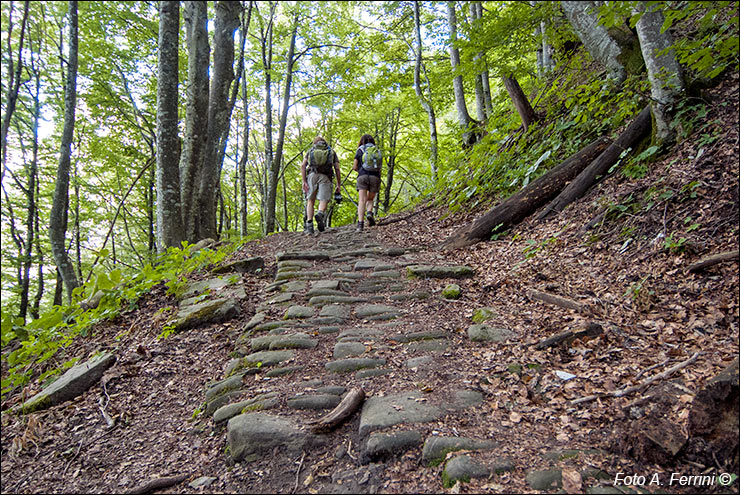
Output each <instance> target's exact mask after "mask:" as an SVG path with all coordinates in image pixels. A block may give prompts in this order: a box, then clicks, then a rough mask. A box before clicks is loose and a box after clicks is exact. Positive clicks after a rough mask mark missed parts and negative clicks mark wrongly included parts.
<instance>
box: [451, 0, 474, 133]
mask: <svg viewBox="0 0 740 495" xmlns="http://www.w3.org/2000/svg"><path fill="white" fill-rule="evenodd" d="M447 23H448V26H449V28H450V46H449V51H450V64H451V65H452V70H453V72H454V77H453V79H452V89H453V91H454V93H455V109H456V110H457V122H458V124H459V125H460V127H461V128H462V130H463V132H464V134H463V143H464V145H466V146H470V145H472V144H473V143H474V142H475V140H476V133H475V132H474V131H473V128H474V127H475V126H476V125H477V122H475V120H473V118H472V117H471V116H470V114H469V113H468V106H467V104H466V103H465V88H464V86H463V76H462V68H461V67H460V50H459V49H458V47H457V46H456V45H457V14H455V2H447Z"/></svg>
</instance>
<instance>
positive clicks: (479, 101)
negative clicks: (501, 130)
mask: <svg viewBox="0 0 740 495" xmlns="http://www.w3.org/2000/svg"><path fill="white" fill-rule="evenodd" d="M470 18H471V21H472V23H473V24H474V25H478V24H480V23H481V22H483V21H482V20H483V5H481V2H470ZM474 32H475V31H474ZM473 62H474V63H475V64H476V65H477V64H480V63H485V59H484V57H483V52H478V53H476V54H475V56H474V57H473ZM483 74H484V71H482V70H478V69H477V68H476V73H475V108H476V111H477V116H478V120H479V121H481V122H485V121H486V120H487V119H488V113H487V110H486V95H485V85H484V83H483ZM485 75H486V77H488V73H487V72H486V74H485Z"/></svg>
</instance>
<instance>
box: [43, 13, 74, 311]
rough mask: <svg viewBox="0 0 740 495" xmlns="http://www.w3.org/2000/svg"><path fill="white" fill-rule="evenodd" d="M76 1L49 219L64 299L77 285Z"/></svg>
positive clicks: (71, 19) (71, 15)
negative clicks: (73, 183) (73, 167)
mask: <svg viewBox="0 0 740 495" xmlns="http://www.w3.org/2000/svg"><path fill="white" fill-rule="evenodd" d="M77 24H78V22H77V2H76V1H75V0H72V1H70V2H69V55H68V58H67V80H66V87H65V91H64V128H63V130H62V143H61V151H60V153H59V164H58V166H57V176H56V184H55V188H54V200H53V203H52V207H51V218H50V219H49V237H50V240H51V251H52V254H53V255H54V261H55V262H56V265H57V268H58V269H59V274H60V276H61V277H62V280H63V281H64V285H65V287H66V288H67V301H68V302H71V300H72V291H73V290H74V289H75V288H77V287H78V286H79V281H78V280H77V276H76V275H75V268H74V266H73V264H72V262H71V260H70V259H69V255H68V253H67V247H66V243H65V240H64V238H65V235H66V233H67V207H68V205H69V167H70V163H71V155H72V138H73V136H74V128H75V105H76V102H77V52H78V28H77Z"/></svg>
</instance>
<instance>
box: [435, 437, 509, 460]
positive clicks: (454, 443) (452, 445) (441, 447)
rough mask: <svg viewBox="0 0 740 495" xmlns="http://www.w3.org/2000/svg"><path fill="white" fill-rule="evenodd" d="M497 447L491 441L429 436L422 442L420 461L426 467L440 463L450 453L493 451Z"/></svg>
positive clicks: (495, 443)
mask: <svg viewBox="0 0 740 495" xmlns="http://www.w3.org/2000/svg"><path fill="white" fill-rule="evenodd" d="M497 446H498V443H497V442H494V441H493V440H478V439H475V438H466V437H441V436H430V437H428V438H427V439H426V441H425V442H424V448H423V449H422V452H421V459H422V462H423V463H424V464H426V465H436V464H439V463H440V462H442V461H443V460H444V459H445V456H446V455H447V454H448V453H450V452H456V451H458V450H493V449H495V448H496V447H497Z"/></svg>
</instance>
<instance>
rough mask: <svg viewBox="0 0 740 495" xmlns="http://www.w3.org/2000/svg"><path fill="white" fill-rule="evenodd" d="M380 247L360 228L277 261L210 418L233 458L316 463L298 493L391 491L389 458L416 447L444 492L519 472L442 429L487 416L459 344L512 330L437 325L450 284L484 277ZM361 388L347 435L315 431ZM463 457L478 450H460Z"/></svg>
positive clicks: (301, 240) (303, 240) (329, 235)
mask: <svg viewBox="0 0 740 495" xmlns="http://www.w3.org/2000/svg"><path fill="white" fill-rule="evenodd" d="M372 238H373V237H372V236H371V235H368V234H367V233H360V234H358V233H356V232H354V230H353V229H350V228H349V227H345V228H339V229H328V230H327V231H326V232H324V233H322V234H320V235H314V236H308V235H300V234H296V247H295V248H294V249H289V250H286V251H283V252H279V253H276V255H275V256H276V258H275V260H274V263H275V265H276V270H275V274H274V277H272V279H271V280H270V281H268V282H266V283H265V285H264V288H263V291H262V293H261V294H251V295H249V297H251V298H258V299H259V300H260V303H259V304H258V305H257V311H256V313H255V314H254V316H253V317H252V318H251V319H250V320H249V322H248V323H247V324H246V325H244V327H243V328H241V329H239V331H238V334H237V335H236V336H235V339H234V348H233V351H232V352H231V355H230V358H228V357H226V356H225V357H224V360H225V362H227V364H226V366H225V370H224V375H223V376H221V377H214V381H213V383H212V384H210V386H209V387H208V389H207V390H206V393H205V400H206V405H205V408H204V411H205V414H207V415H208V416H211V417H212V418H213V421H214V422H215V423H216V424H217V425H225V429H226V433H227V440H228V446H227V448H226V454H227V460H228V461H229V462H240V463H247V464H248V463H250V462H255V461H263V460H264V459H266V458H274V459H278V458H279V456H285V459H286V460H285V461H284V462H283V463H282V464H280V463H278V462H277V461H276V464H275V465H276V466H278V465H280V466H284V467H283V468H281V469H292V470H295V469H296V467H295V464H296V462H295V459H298V458H301V459H302V458H303V457H305V456H306V455H307V454H308V455H312V454H315V457H314V458H313V459H312V460H311V462H312V464H313V466H314V468H313V469H305V470H304V472H303V473H301V472H300V471H299V472H298V474H299V475H298V477H297V478H296V483H300V484H299V485H297V486H298V488H299V490H298V491H304V492H305V491H312V492H321V493H374V492H377V491H379V490H382V487H383V486H384V485H383V484H384V482H386V481H387V479H388V477H389V476H391V474H390V473H386V472H385V464H384V462H385V461H387V460H389V459H396V458H399V457H401V456H403V455H404V454H405V453H408V452H414V453H416V454H418V455H417V457H419V458H420V459H421V462H422V463H423V464H424V465H427V466H433V465H437V464H439V463H441V462H445V466H444V470H443V472H442V476H441V479H440V484H439V489H440V490H441V489H442V487H443V486H444V485H445V484H446V485H447V486H449V485H450V484H451V483H454V480H456V479H462V480H466V479H470V478H476V477H489V476H495V475H496V474H497V473H503V472H508V471H511V470H512V469H514V467H515V466H514V462H513V461H512V460H511V459H509V458H507V457H505V456H501V457H498V456H496V457H495V461H494V462H492V463H491V462H488V463H487V464H486V465H483V464H481V463H479V462H477V461H476V460H475V459H474V458H473V457H471V456H470V455H466V454H469V453H471V452H475V451H480V450H486V451H492V450H493V451H495V449H496V447H497V445H498V443H497V442H496V441H495V439H493V438H468V437H466V436H464V435H449V434H448V432H447V431H445V433H440V431H438V430H439V429H440V428H439V426H440V425H442V424H443V422H445V421H447V420H449V419H450V418H452V417H455V416H459V415H466V414H468V415H472V416H471V417H473V418H474V417H475V415H479V414H486V412H485V407H487V406H486V405H485V403H484V400H483V399H484V398H483V395H482V394H481V392H480V389H476V388H475V386H474V384H472V383H470V381H469V380H465V379H464V377H463V376H462V375H460V374H458V373H457V372H456V366H455V362H454V357H453V356H454V355H453V353H450V352H449V349H450V348H452V347H453V346H461V345H474V346H475V345H478V346H480V344H479V342H485V341H494V342H503V341H505V340H506V339H509V338H512V337H513V336H514V335H513V333H512V332H510V331H509V330H507V329H496V328H491V327H488V326H487V325H486V324H485V322H484V321H477V320H475V319H473V320H472V321H471V318H470V317H469V315H468V316H467V317H466V316H465V315H458V318H457V319H455V321H440V319H439V318H435V312H436V310H437V309H438V308H439V307H440V305H441V304H450V303H448V302H446V301H443V300H442V299H441V289H442V288H443V287H445V285H446V284H448V283H452V282H455V279H459V278H463V277H470V276H473V275H474V273H473V270H471V269H470V268H469V267H465V266H458V265H455V264H454V263H450V262H449V261H448V260H443V259H440V262H439V263H432V264H430V263H428V262H421V260H420V258H419V255H418V254H417V253H413V252H407V251H406V250H405V249H402V248H398V247H394V246H382V245H378V244H375V243H373V242H372ZM270 261H271V260H266V265H267V266H268V269H269V267H270V266H271V263H270ZM483 314H485V312H483ZM483 319H485V318H483ZM430 321H431V322H433V323H432V325H431V326H430V325H429V323H428V322H430ZM474 323H477V324H474ZM465 329H467V332H465V331H464V330H465ZM458 354H459V353H458ZM457 359H459V356H458V357H457ZM357 387H359V388H362V389H363V391H364V392H365V394H366V400H365V401H364V404H363V405H362V408H361V410H360V411H359V412H357V413H355V414H354V415H353V416H352V417H351V418H350V419H349V420H348V421H347V422H345V423H344V424H343V425H341V426H340V427H338V428H336V429H335V430H334V431H331V432H329V433H326V434H313V433H311V430H310V428H309V427H308V425H309V423H310V422H311V421H312V420H316V419H318V418H320V417H321V416H323V415H325V414H327V413H328V412H329V411H331V410H332V409H333V408H335V407H336V406H337V405H338V404H339V403H340V401H341V399H342V397H343V395H344V394H346V393H347V392H348V391H349V390H351V389H353V388H357ZM443 431H444V430H443ZM457 451H465V452H461V453H460V455H456V454H452V455H449V454H450V453H451V452H452V453H454V452H457ZM319 453H320V454H321V455H323V457H321V455H319ZM275 456H277V457H275ZM327 456H329V457H332V458H333V459H332V468H331V469H330V470H329V469H325V470H323V471H322V469H320V466H321V465H322V464H321V462H318V461H317V459H319V458H326V457H327ZM488 458H489V459H490V456H489V457H488ZM322 462H323V461H322ZM316 466H319V468H316ZM298 469H300V468H298ZM553 473H554V474H553ZM553 473H545V474H546V475H547V476H549V477H547V476H546V477H547V479H546V480H544V481H542V480H540V479H539V478H538V477H537V476H538V474H537V473H536V472H535V473H530V474H531V476H532V477H533V479H532V481H531V482H530V486H531V487H533V488H534V487H535V485H536V484H537V483H539V485H537V487H538V488H539V487H540V486H544V485H543V484H546V485H548V486H550V484H551V485H552V486H553V487H554V486H556V485H557V484H558V483H559V482H560V481H559V479H555V478H557V476H558V474H559V472H557V471H554V472H553ZM553 476H554V477H555V478H553ZM551 478H552V479H551ZM528 479H529V478H528ZM273 488H274V486H273Z"/></svg>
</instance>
